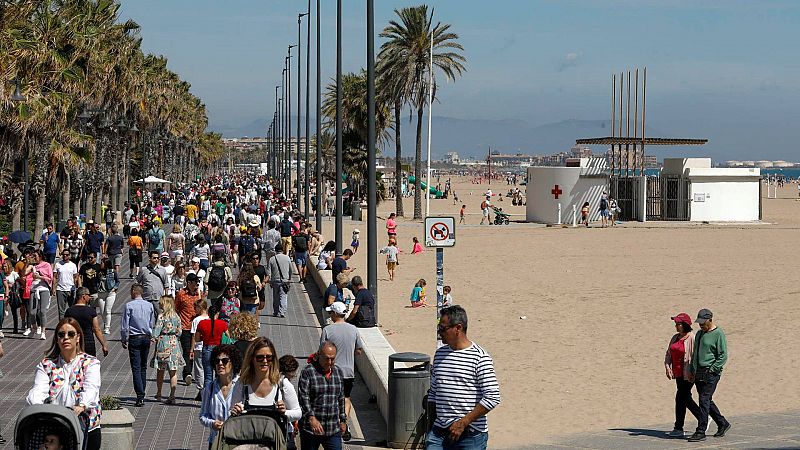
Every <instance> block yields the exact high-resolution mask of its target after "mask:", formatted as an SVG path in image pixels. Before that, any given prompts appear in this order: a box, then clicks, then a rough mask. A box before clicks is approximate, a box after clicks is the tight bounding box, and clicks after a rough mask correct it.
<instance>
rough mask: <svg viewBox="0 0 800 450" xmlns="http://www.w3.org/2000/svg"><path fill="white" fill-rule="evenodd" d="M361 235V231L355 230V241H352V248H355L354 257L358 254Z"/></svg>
mask: <svg viewBox="0 0 800 450" xmlns="http://www.w3.org/2000/svg"><path fill="white" fill-rule="evenodd" d="M360 235H361V231H359V230H358V228H356V229H355V230H353V241H352V242H350V247H352V248H353V254H354V255H355V254H356V253H358V244H359V242H358V241H359V236H360Z"/></svg>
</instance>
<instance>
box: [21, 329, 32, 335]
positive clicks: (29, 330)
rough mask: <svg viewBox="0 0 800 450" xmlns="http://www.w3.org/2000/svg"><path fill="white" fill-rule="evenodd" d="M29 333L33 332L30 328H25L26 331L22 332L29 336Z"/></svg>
mask: <svg viewBox="0 0 800 450" xmlns="http://www.w3.org/2000/svg"><path fill="white" fill-rule="evenodd" d="M29 334H31V329H30V328H25V331H23V332H22V335H23V336H27V335H29Z"/></svg>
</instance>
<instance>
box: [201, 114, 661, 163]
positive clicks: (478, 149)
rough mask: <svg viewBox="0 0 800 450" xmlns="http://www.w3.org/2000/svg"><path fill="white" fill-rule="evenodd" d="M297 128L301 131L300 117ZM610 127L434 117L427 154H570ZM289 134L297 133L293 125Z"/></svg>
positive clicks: (233, 130) (408, 133)
mask: <svg viewBox="0 0 800 450" xmlns="http://www.w3.org/2000/svg"><path fill="white" fill-rule="evenodd" d="M296 120H297V118H296V117H293V118H292V123H293V124H295V123H296ZM265 123H266V119H256V120H253V121H252V122H250V123H248V124H246V125H244V126H239V127H225V126H218V127H213V126H212V130H213V131H216V132H218V133H222V135H223V136H224V137H226V138H235V137H256V136H263V135H264V134H265V125H264V124H265ZM301 124H302V127H303V128H305V119H304V118H303V117H301ZM313 126H314V121H313V119H312V127H313ZM401 127H402V128H401V131H402V137H401V139H402V141H401V143H402V148H403V156H413V155H414V151H415V140H416V129H415V124H414V123H410V122H409V121H408V120H407V119H406V118H404V120H403V122H402V124H401ZM610 127H611V122H610V120H577V119H570V120H562V121H560V122H554V123H547V124H542V125H533V124H530V123H528V122H526V121H524V120H520V119H505V120H485V119H457V118H452V117H442V116H433V125H432V128H433V139H432V143H431V145H432V148H431V153H432V156H433V158H434V159H440V158H442V157H443V156H444V155H445V153H448V152H457V153H458V154H459V156H460V157H461V158H462V159H464V158H467V157H475V158H479V159H482V158H483V157H484V156H485V155H486V154H487V152H488V150H489V148H490V147H491V149H492V151H499V152H500V153H504V154H515V153H525V154H530V155H549V154H553V153H558V152H561V151H568V150H569V149H570V148H571V147H572V146H573V145H575V139H580V138H590V137H603V136H610V135H611V130H610ZM423 128H424V129H423V137H422V142H423V144H422V145H423V154H424V153H425V152H426V151H427V122H425V125H424V126H423ZM292 129H293V130H294V129H295V126H294V125H293V126H292ZM392 134H393V133H392ZM647 135H648V136H664V137H670V136H669V135H666V136H665V135H664V134H663V133H661V132H660V131H658V130H654V129H651V128H650V127H648V128H647ZM593 150H594V151H595V153H602V152H604V151H605V148H604V147H600V146H597V147H595V148H593ZM649 150H651V151H650V152H648V153H653V154H655V155H656V156H658V157H659V158H661V157H663V155H666V154H670V153H673V151H671V150H672V149H670V148H669V147H663V148H655V149H654V148H650V149H649ZM383 153H384V154H386V155H387V156H394V143H393V142H392V141H389V142H387V143H386V144H384V145H383Z"/></svg>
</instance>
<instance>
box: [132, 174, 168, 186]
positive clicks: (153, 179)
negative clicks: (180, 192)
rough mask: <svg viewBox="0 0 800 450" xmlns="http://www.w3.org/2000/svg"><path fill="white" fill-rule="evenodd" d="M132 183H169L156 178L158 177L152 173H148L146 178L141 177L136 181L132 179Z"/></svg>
mask: <svg viewBox="0 0 800 450" xmlns="http://www.w3.org/2000/svg"><path fill="white" fill-rule="evenodd" d="M134 183H139V184H151V183H156V184H161V183H167V184H170V182H169V181H167V180H164V179H161V178H158V177H154V176H152V175H150V176H149V177H147V178H142V179H139V180H136V181H134Z"/></svg>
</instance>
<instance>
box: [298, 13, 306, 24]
mask: <svg viewBox="0 0 800 450" xmlns="http://www.w3.org/2000/svg"><path fill="white" fill-rule="evenodd" d="M307 15H308V13H300V14H298V15H297V21H298V22H300V19H302V18H303V17H305V16H307Z"/></svg>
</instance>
